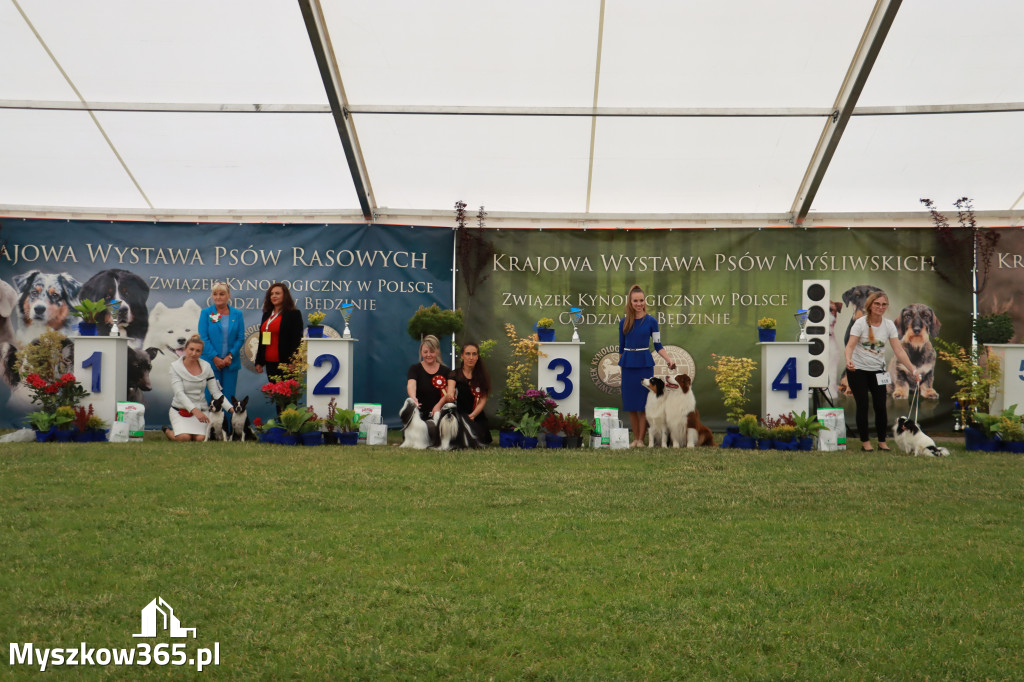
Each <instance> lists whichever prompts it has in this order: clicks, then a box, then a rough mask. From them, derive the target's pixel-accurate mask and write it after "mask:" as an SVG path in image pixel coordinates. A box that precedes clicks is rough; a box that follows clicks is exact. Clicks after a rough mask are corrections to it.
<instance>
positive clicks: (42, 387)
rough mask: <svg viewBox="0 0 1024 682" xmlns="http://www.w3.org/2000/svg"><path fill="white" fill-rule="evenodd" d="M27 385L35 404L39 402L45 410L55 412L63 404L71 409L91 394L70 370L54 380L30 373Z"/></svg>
mask: <svg viewBox="0 0 1024 682" xmlns="http://www.w3.org/2000/svg"><path fill="white" fill-rule="evenodd" d="M24 383H25V385H26V386H28V389H29V391H30V392H31V394H32V395H31V400H32V403H33V404H38V405H40V406H41V407H42V408H43V411H45V412H54V411H56V410H57V408H59V407H61V406H67V407H68V408H69V409H70V408H71V407H72V406H74V405H77V404H78V401H79V400H81V399H82V398H84V397H86V396H87V395H89V392H88V391H86V390H85V388H84V387H83V386H82V385H81V384H80V383H78V381H77V380H76V379H75V375H74V374H71V373H70V372H68V373H67V374H63V375H61V376H59V377H57V378H56V379H54V380H53V381H47V380H46V379H44V378H43V377H41V376H39V375H38V374H29V375H28V376H27V377H25V381H24ZM72 418H74V410H72Z"/></svg>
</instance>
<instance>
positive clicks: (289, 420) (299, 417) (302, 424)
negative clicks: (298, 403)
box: [278, 407, 320, 434]
mask: <svg viewBox="0 0 1024 682" xmlns="http://www.w3.org/2000/svg"><path fill="white" fill-rule="evenodd" d="M278 420H279V421H280V423H281V426H282V427H283V428H284V430H285V431H287V432H288V433H292V434H300V433H309V432H311V431H316V430H317V429H318V428H320V420H319V419H317V417H316V414H315V413H313V412H311V411H309V410H302V409H299V408H297V407H290V408H288V409H286V410H283V411H282V412H281V415H280V416H279V417H278Z"/></svg>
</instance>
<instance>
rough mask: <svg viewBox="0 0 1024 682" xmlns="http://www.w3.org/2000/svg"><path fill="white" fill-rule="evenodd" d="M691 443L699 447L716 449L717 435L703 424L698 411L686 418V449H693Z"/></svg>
mask: <svg viewBox="0 0 1024 682" xmlns="http://www.w3.org/2000/svg"><path fill="white" fill-rule="evenodd" d="M691 441H692V442H695V443H696V444H697V445H698V446H699V447H714V445H715V434H714V433H712V432H711V429H709V428H708V427H706V426H704V425H703V424H701V422H700V412H698V411H697V410H696V409H694V410H693V412H691V413H690V414H689V416H688V417H687V418H686V447H692V446H691V445H690V442H691Z"/></svg>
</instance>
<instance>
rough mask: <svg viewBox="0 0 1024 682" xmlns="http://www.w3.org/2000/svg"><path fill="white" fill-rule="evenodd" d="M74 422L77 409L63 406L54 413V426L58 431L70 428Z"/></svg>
mask: <svg viewBox="0 0 1024 682" xmlns="http://www.w3.org/2000/svg"><path fill="white" fill-rule="evenodd" d="M74 421H75V408H73V407H71V406H70V405H61V406H60V407H58V408H57V411H56V412H54V413H53V425H54V426H56V427H57V428H58V429H66V428H70V426H71V424H72V422H74Z"/></svg>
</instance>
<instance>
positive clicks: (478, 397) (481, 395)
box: [448, 342, 491, 445]
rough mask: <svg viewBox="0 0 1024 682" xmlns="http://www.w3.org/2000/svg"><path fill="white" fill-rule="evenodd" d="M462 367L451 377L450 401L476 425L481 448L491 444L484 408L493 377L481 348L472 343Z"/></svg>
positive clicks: (489, 428)
mask: <svg viewBox="0 0 1024 682" xmlns="http://www.w3.org/2000/svg"><path fill="white" fill-rule="evenodd" d="M459 357H460V358H461V359H462V364H461V365H460V366H459V368H458V369H455V370H453V371H452V372H451V374H449V375H448V400H449V401H452V402H454V403H455V405H456V406H457V407H458V409H459V413H460V414H464V415H466V417H467V418H468V419H469V422H470V424H472V425H473V433H474V435H475V436H476V439H477V440H478V441H480V444H481V445H490V443H491V427H490V425H489V424H488V423H487V415H486V414H485V413H484V407H486V405H487V396H488V394H490V392H491V378H490V376H488V374H487V368H486V367H484V363H483V360H481V359H480V346H479V345H477V344H476V343H473V342H468V343H466V345H464V346H463V347H462V353H461V354H460V355H459Z"/></svg>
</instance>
